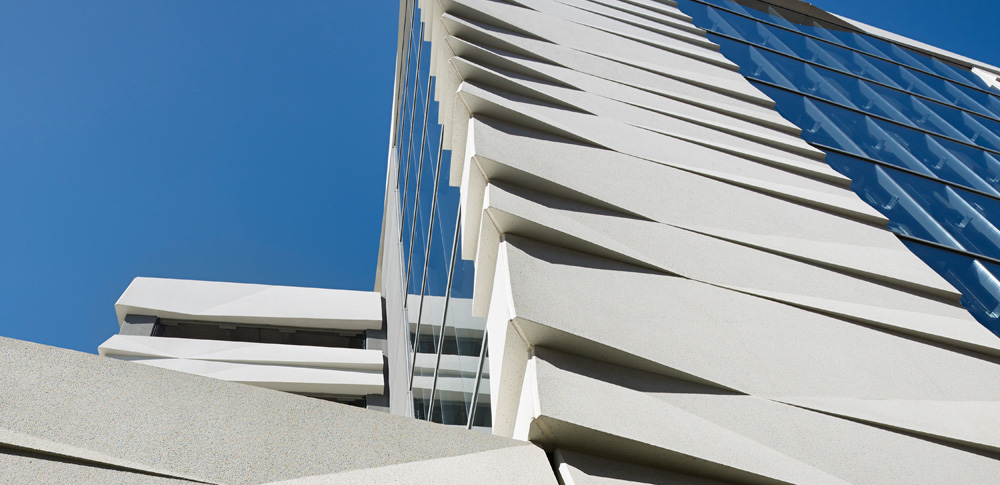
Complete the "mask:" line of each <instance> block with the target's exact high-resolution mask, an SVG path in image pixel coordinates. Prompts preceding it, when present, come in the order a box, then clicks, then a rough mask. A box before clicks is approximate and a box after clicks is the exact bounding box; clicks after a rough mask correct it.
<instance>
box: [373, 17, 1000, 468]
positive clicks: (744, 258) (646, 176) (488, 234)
mask: <svg viewBox="0 0 1000 485" xmlns="http://www.w3.org/2000/svg"><path fill="white" fill-rule="evenodd" d="M785 3H788V2H785ZM403 5H404V11H405V2H403ZM419 7H420V10H419V12H418V15H420V16H421V20H422V21H423V22H424V26H423V31H422V32H423V36H424V39H425V40H429V41H430V43H431V44H430V45H431V46H432V51H431V64H430V65H431V68H430V69H431V71H430V73H431V75H432V76H434V77H435V78H436V83H437V84H436V87H435V89H434V99H435V100H437V101H438V102H439V103H440V109H439V121H440V123H441V124H442V125H443V131H444V135H443V139H444V149H445V150H451V164H450V167H451V168H450V183H451V185H452V186H457V187H460V190H461V208H462V213H461V214H462V219H461V221H462V222H461V235H462V239H461V257H462V258H465V259H467V260H474V261H475V271H476V276H475V291H474V298H473V304H472V307H473V310H472V311H473V314H474V315H476V316H482V317H486V319H487V324H486V328H487V332H488V336H489V338H488V346H489V354H490V360H489V375H490V380H489V385H490V396H491V404H492V413H493V416H492V417H493V433H494V434H497V435H501V436H506V437H513V438H516V439H521V440H530V441H531V442H533V443H535V444H537V445H538V446H541V447H543V448H544V449H546V450H547V451H549V452H550V453H551V456H552V460H553V465H554V467H555V470H556V472H557V474H558V475H559V477H560V478H561V479H562V480H563V481H564V483H590V482H589V480H598V479H621V480H626V481H628V480H636V481H646V480H652V481H654V482H656V483H661V482H662V483H668V482H670V480H678V481H681V482H683V483H716V482H713V481H711V480H718V481H723V482H734V483H987V482H989V481H991V480H994V479H995V477H996V476H997V473H998V472H1000V461H998V460H997V458H998V457H1000V455H998V452H1000V433H998V430H1000V366H998V365H997V363H998V361H997V358H998V357H1000V341H998V339H997V338H996V336H994V335H993V334H992V333H990V332H989V331H988V330H986V329H985V328H984V327H983V326H981V325H979V324H978V323H977V322H976V321H975V320H974V319H973V318H972V317H971V316H970V315H969V314H968V313H967V312H966V311H965V310H964V309H963V308H962V307H961V306H960V305H959V298H960V297H961V295H960V294H959V293H958V292H957V291H956V290H955V289H954V288H953V287H952V286H951V285H950V284H948V283H947V282H945V281H944V280H943V279H942V278H941V277H940V276H938V275H937V274H936V273H935V272H934V271H932V270H931V269H929V268H928V267H927V266H926V265H925V264H924V263H923V262H922V261H920V260H919V259H918V258H917V257H916V256H914V255H913V254H912V253H911V252H910V251H908V250H907V249H906V247H904V245H903V244H902V243H900V241H899V240H898V239H897V238H896V237H895V236H894V235H893V234H892V233H890V232H889V231H887V230H886V229H885V225H886V222H887V220H886V219H885V217H883V216H882V215H881V214H880V213H879V212H877V211H875V210H874V209H872V208H871V207H870V206H868V205H867V204H865V203H864V202H863V201H862V200H861V199H859V198H858V197H857V196H856V195H855V194H854V193H853V192H852V191H851V190H850V180H849V179H848V178H846V177H844V176H843V175H841V174H839V173H837V172H836V171H834V170H833V169H831V168H830V167H829V166H828V165H826V163H824V153H823V152H821V151H819V150H817V149H815V148H813V147H811V146H810V145H808V144H807V143H805V142H804V141H803V140H802V139H801V138H800V136H799V134H800V130H799V128H797V127H796V126H795V125H793V124H791V123H790V122H788V121H786V120H784V119H783V118H782V117H781V116H779V115H778V114H777V112H775V111H774V109H773V106H774V103H773V102H772V101H771V100H770V99H769V98H767V97H766V96H764V95H763V94H762V93H761V92H760V91H758V90H757V89H756V88H755V87H754V86H752V85H751V84H750V83H749V82H747V81H746V80H745V79H744V77H743V76H742V75H741V74H740V73H739V72H738V67H737V66H736V65H734V64H733V63H731V62H729V61H728V60H727V59H726V58H725V57H723V56H722V55H721V54H720V53H719V50H718V47H717V46H716V45H715V44H713V43H711V42H709V41H708V40H707V39H706V37H705V36H704V32H703V31H702V30H701V29H699V28H697V27H695V26H694V25H693V24H692V23H691V19H690V17H688V16H687V15H685V14H684V13H683V12H681V11H680V10H678V9H677V7H676V4H674V3H673V2H671V1H669V0H661V1H652V0H558V1H557V0H511V1H507V2H499V1H490V0H423V1H420V2H419ZM395 163H396V161H395V160H394V159H393V158H392V157H390V170H389V180H388V182H387V186H388V187H389V190H388V193H387V202H386V207H387V215H386V221H387V222H386V224H385V227H391V226H393V225H394V224H397V222H396V221H398V218H399V215H398V214H393V213H392V212H393V211H394V210H398V202H397V200H398V197H400V195H399V194H398V193H394V190H395V187H396V186H397V183H398V181H397V180H395V176H396V175H395V174H396V173H397V170H396V169H395V166H394V164H395ZM387 233H388V234H387V235H385V239H384V242H383V245H384V246H383V260H382V262H381V265H382V266H381V273H380V276H381V278H380V284H381V286H382V289H383V293H384V294H385V295H386V298H387V303H388V304H389V305H390V307H391V305H393V304H395V303H398V301H399V300H398V297H399V295H398V293H399V290H398V288H396V287H398V285H399V282H398V279H395V278H398V276H396V277H395V278H394V276H393V275H394V271H395V272H396V274H398V272H399V269H398V266H396V265H397V264H398V263H393V262H392V261H391V260H392V258H393V257H394V253H393V251H392V250H391V249H393V248H394V246H393V244H394V242H393V241H394V240H393V238H392V237H391V236H393V234H391V231H387ZM387 247H388V248H389V249H390V250H388V251H387V250H386V248H387ZM394 292H395V293H397V294H396V295H393V293H394ZM388 313H389V321H390V328H389V334H390V335H389V339H390V347H395V348H397V349H398V348H400V347H401V346H402V345H403V343H398V342H397V343H396V344H393V343H392V340H393V339H394V338H397V339H399V338H402V337H400V335H402V333H403V332H402V331H400V330H396V331H395V332H394V330H393V325H394V323H393V322H396V323H395V325H397V328H398V326H399V325H401V323H400V322H401V321H402V318H403V317H399V316H396V312H394V311H391V310H390V311H389V312H388ZM394 335H396V337H394ZM400 352H401V351H400ZM390 365H392V364H390ZM393 372H395V373H396V374H397V377H396V378H397V379H398V375H399V373H400V372H402V371H400V370H399V368H392V369H391V370H390V374H392V373H393ZM393 379H394V378H393V376H392V375H390V381H392V380H393ZM398 405H399V406H404V405H406V404H405V403H403V404H398ZM695 477H698V478H695ZM670 483H673V482H670Z"/></svg>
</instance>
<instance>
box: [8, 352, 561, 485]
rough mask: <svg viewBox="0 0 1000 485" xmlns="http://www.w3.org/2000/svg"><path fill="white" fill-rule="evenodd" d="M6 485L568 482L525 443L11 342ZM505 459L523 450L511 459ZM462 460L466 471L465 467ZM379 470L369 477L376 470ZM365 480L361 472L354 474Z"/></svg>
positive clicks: (188, 375) (235, 384)
mask: <svg viewBox="0 0 1000 485" xmlns="http://www.w3.org/2000/svg"><path fill="white" fill-rule="evenodd" d="M0 362H3V365H2V366H0V389H3V392H2V393H0V481H2V482H4V483H40V482H44V483H109V482H117V483H172V482H180V483H183V482H184V481H198V482H203V483H234V484H235V483H266V482H271V481H280V480H291V479H296V478H302V477H311V476H321V475H331V476H332V477H336V474H345V473H347V474H348V475H346V476H343V477H342V479H338V478H329V479H328V480H327V481H334V482H337V483H370V482H366V481H365V480H364V478H365V477H369V476H371V477H375V476H382V477H386V476H393V475H392V474H393V473H395V475H394V476H395V479H396V480H401V481H404V482H410V481H411V480H412V481H413V482H414V483H419V482H421V480H425V478H424V477H425V476H427V477H435V476H437V477H451V478H452V481H456V480H455V478H456V477H458V476H459V473H465V474H464V475H461V476H464V477H468V476H469V475H468V474H467V472H468V470H474V469H476V468H478V467H479V466H483V467H485V468H484V469H489V468H490V467H494V468H502V469H505V470H506V473H505V474H496V475H494V476H482V477H480V478H477V480H476V481H477V482H478V481H480V480H482V481H483V483H555V476H554V475H553V472H552V470H551V468H550V467H549V463H548V460H547V458H546V456H545V453H544V452H542V450H540V449H538V448H536V447H534V446H532V445H529V444H526V443H524V442H521V441H515V440H510V439H505V438H501V437H497V436H489V435H485V434H482V433H476V432H471V431H466V430H460V429H454V428H449V427H445V426H440V425H435V424H432V423H426V422H422V421H417V420H413V419H410V418H405V417H400V416H392V415H389V414H386V413H380V412H376V411H369V410H364V409H359V408H355V407H352V406H347V405H342V404H337V403H332V402H327V401H321V400H317V399H311V398H307V397H302V396H296V395H292V394H287V393H283V392H278V391H271V390H268V389H262V388H258V387H252V386H247V385H243V384H238V383H232V382H225V381H221V380H216V379H209V378H205V377H200V376H196V375H191V374H185V373H180V372H174V371H169V370H165V369H159V368H156V367H151V366H145V365H137V364H133V363H129V362H123V361H119V360H114V359H107V358H104V357H99V356H95V355H91V354H83V353H80V352H74V351H69V350H63V349H56V348H53V347H47V346H44V345H38V344H32V343H28V342H21V341H16V340H10V339H4V338H0ZM504 450H510V452H509V453H507V452H505V451H504ZM455 464H462V465H463V466H464V468H462V469H455V468H454V465H455ZM363 470H367V471H363ZM352 472H354V474H353V475H352V474H349V473H352Z"/></svg>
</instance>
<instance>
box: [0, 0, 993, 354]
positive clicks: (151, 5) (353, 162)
mask: <svg viewBox="0 0 1000 485" xmlns="http://www.w3.org/2000/svg"><path fill="white" fill-rule="evenodd" d="M814 3H816V4H817V5H818V6H820V7H823V8H827V9H830V10H832V11H834V12H837V13H840V14H843V15H846V16H849V17H853V18H856V19H858V20H861V21H865V22H867V23H870V24H873V25H877V26H879V27H882V28H885V29H887V30H892V31H895V32H897V33H900V34H903V35H907V36H910V37H914V38H916V39H918V40H922V41H925V42H928V43H930V44H934V45H938V46H940V47H943V48H947V49H951V50H955V51H957V52H959V53H962V54H965V55H968V56H970V57H974V58H979V59H981V60H983V61H986V62H990V63H993V64H1000V56H998V52H997V50H996V49H997V47H996V46H998V45H1000V34H998V32H1000V29H996V25H995V21H996V19H997V15H996V12H997V10H998V8H997V7H996V6H995V5H994V4H992V3H990V2H986V1H978V2H953V3H949V4H941V3H940V2H929V1H885V0H877V1H875V0H868V1H833V0H829V1H820V0H817V1H816V2H814ZM899 12H906V13H907V15H905V16H903V15H900V14H899ZM397 13H398V3H396V2H395V1H394V0H364V1H347V0H325V1H305V0H272V1H252V0H229V1H221V0H213V1H207V0H159V1H141V2H139V1H135V0H114V1H112V0H93V1H88V2H80V1H75V0H74V1H69V0H67V1H58V2H56V1H45V0H31V1H27V0H26V1H15V0H0V336H6V337H13V338H19V339H24V340H31V341H35V342H41V343H45V344H49V345H55V346H60V347H68V348H72V349H77V350H82V351H86V352H95V351H96V349H97V346H98V344H100V343H101V342H102V341H104V340H105V339H107V338H108V337H109V336H111V335H112V334H114V333H115V332H117V329H118V327H117V321H116V318H115V313H114V302H115V300H116V299H117V298H118V296H119V295H120V294H121V293H122V291H124V289H125V287H126V286H128V283H129V281H131V279H132V278H133V277H135V276H159V277H172V278H191V279H206V280H219V281H237V282H248V283H266V284H281V285H296V286H317V287H329V288H349V289H371V288H372V285H373V282H374V272H375V265H376V258H377V252H378V238H379V230H380V225H381V213H382V199H383V190H384V178H385V160H386V152H387V146H386V143H387V140H388V133H387V132H388V127H389V116H390V111H391V104H390V103H391V97H392V77H393V69H394V62H395V45H396V28H397V21H396V15H397Z"/></svg>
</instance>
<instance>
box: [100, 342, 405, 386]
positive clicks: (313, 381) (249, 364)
mask: <svg viewBox="0 0 1000 485" xmlns="http://www.w3.org/2000/svg"><path fill="white" fill-rule="evenodd" d="M98 353H100V355H102V356H106V357H111V358H114V359H118V360H127V361H131V362H137V363H140V364H146V365H151V366H154V367H160V368H163V369H170V370H175V371H179V372H185V373H188V374H195V375H200V376H205V377H212V378H215V379H221V380H224V381H231V382H240V383H243V384H249V385H253V386H258V387H266V388H268V389H274V390H278V391H288V392H307V393H323V394H333V395H341V396H363V395H367V394H383V393H384V392H385V383H384V379H383V375H382V352H381V351H378V350H365V349H341V348H326V347H312V346H303V345H280V344H262V343H255V342H225V341H218V340H199V339H180V338H163V337H141V336H134V335H115V336H113V337H111V338H110V339H108V340H107V341H106V342H104V343H103V344H101V346H100V347H99V348H98Z"/></svg>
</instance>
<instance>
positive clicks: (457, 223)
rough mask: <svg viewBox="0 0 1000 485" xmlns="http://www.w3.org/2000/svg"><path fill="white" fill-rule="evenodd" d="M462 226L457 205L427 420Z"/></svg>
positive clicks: (439, 361)
mask: <svg viewBox="0 0 1000 485" xmlns="http://www.w3.org/2000/svg"><path fill="white" fill-rule="evenodd" d="M461 228H462V207H461V205H459V207H458V217H456V218H455V239H454V241H453V242H452V247H451V262H450V263H449V264H448V266H449V269H448V284H447V287H446V289H445V293H444V294H445V300H444V311H443V312H441V335H440V336H438V348H437V358H436V360H435V363H434V379H433V380H432V381H431V397H430V404H429V405H428V407H427V420H428V421H430V419H431V416H433V415H434V396H435V395H437V381H438V370H439V369H440V368H441V349H442V348H444V333H445V325H446V324H447V322H448V304H449V303H450V302H451V283H452V278H453V277H454V275H455V261H456V256H457V255H458V240H459V236H460V233H459V231H460V230H461Z"/></svg>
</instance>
